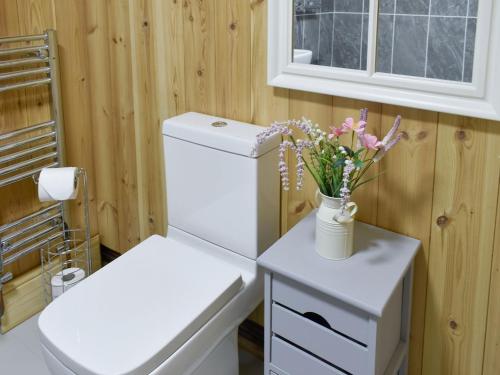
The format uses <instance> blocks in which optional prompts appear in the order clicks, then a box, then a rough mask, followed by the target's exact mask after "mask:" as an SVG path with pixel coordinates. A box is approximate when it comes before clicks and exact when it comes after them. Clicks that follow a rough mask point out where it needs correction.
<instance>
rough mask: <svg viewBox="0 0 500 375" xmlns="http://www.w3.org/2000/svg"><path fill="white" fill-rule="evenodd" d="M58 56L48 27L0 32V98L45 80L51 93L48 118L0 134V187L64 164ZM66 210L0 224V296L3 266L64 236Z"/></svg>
mask: <svg viewBox="0 0 500 375" xmlns="http://www.w3.org/2000/svg"><path fill="white" fill-rule="evenodd" d="M58 59H59V57H58V50H57V39H56V34H55V31H54V30H48V31H46V32H45V33H43V34H40V35H24V36H16V37H7V38H0V100H2V99H3V97H2V96H3V95H7V94H6V93H7V92H8V91H13V90H19V89H23V88H29V87H38V86H47V87H48V89H49V90H50V95H51V97H50V104H51V118H50V119H48V120H47V121H45V122H42V123H38V124H33V125H31V126H28V127H24V128H20V129H15V130H13V131H10V132H8V133H3V134H0V189H2V188H4V187H6V186H8V185H11V184H14V183H17V182H19V181H22V180H26V179H30V178H33V179H35V177H36V176H37V175H38V173H39V172H40V171H41V170H42V169H43V168H47V167H57V166H63V165H64V143H63V140H64V134H63V117H62V106H61V95H60V92H61V89H60V80H59V62H58ZM0 194H1V190H0ZM67 212H68V210H67V209H66V207H65V204H64V203H62V202H60V203H56V204H53V205H50V206H48V207H45V208H42V209H40V210H38V211H36V212H33V213H30V214H29V215H26V216H24V217H21V218H19V219H17V220H15V221H13V222H10V223H6V224H3V225H1V226H0V299H1V289H2V287H1V285H2V282H4V283H5V282H7V281H9V280H10V279H11V278H12V274H11V273H4V266H7V265H9V264H12V263H14V262H16V261H18V260H19V259H21V258H22V257H24V256H26V255H28V254H31V253H33V252H36V251H39V250H40V249H42V248H43V247H44V246H47V244H48V243H49V242H50V241H55V240H57V241H59V239H62V240H66V236H67V234H66V233H67V228H66V223H67V222H68V221H69V220H68V214H67ZM1 315H2V311H1V309H0V316H1Z"/></svg>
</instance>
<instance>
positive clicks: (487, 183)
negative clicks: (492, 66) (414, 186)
mask: <svg viewBox="0 0 500 375" xmlns="http://www.w3.org/2000/svg"><path fill="white" fill-rule="evenodd" d="M495 129H497V128H495ZM499 150H500V133H499V132H498V130H495V131H488V122H487V121H484V120H478V119H475V120H471V119H468V118H462V117H458V116H453V115H444V114H442V115H440V119H439V127H438V138H437V155H436V177H435V183H434V198H433V208H432V218H433V220H432V230H431V242H430V243H431V247H430V256H429V279H428V292H427V307H426V318H425V319H426V320H425V344H424V357H423V373H424V374H480V373H481V371H482V365H483V353H484V341H485V330H486V318H487V309H488V296H489V286H490V269H491V259H492V251H493V240H494V230H495V214H496V208H497V197H498V188H499V187H498V180H499V174H500V168H499V160H500V159H499V154H498V152H499ZM420 182H422V181H420ZM424 193H425V192H424Z"/></svg>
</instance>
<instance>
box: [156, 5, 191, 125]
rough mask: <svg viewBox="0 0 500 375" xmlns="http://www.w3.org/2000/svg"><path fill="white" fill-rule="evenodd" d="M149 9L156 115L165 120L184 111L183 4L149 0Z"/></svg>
mask: <svg viewBox="0 0 500 375" xmlns="http://www.w3.org/2000/svg"><path fill="white" fill-rule="evenodd" d="M153 8H154V15H155V17H156V18H155V21H154V27H155V31H154V34H155V40H156V50H157V64H158V71H157V76H158V88H157V90H158V91H157V92H158V96H159V98H161V100H159V111H160V112H159V113H160V119H165V118H168V117H172V116H176V115H180V114H182V113H184V112H186V92H185V88H184V86H185V75H184V64H185V62H184V23H183V21H184V17H183V2H182V1H163V0H153ZM165 20H167V21H165ZM164 98H166V99H164Z"/></svg>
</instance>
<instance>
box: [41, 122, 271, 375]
mask: <svg viewBox="0 0 500 375" xmlns="http://www.w3.org/2000/svg"><path fill="white" fill-rule="evenodd" d="M216 122H218V124H217V125H216V126H212V124H214V123H216ZM222 122H223V123H224V125H223V126H221V124H220V123H221V119H219V118H215V117H211V116H206V115H201V114H197V113H187V114H184V115H181V116H178V117H175V118H172V119H169V120H166V121H165V122H164V128H163V134H164V135H163V136H164V147H165V155H166V160H165V164H166V179H167V202H168V204H167V206H168V222H169V226H168V228H167V236H166V237H162V236H157V235H155V236H152V237H150V238H148V239H146V240H145V241H143V242H142V243H140V244H139V245H137V246H136V247H134V248H133V249H131V250H129V251H128V252H127V253H125V254H124V255H122V256H121V257H119V258H118V259H117V260H115V261H113V262H112V263H110V264H109V265H107V266H106V267H104V268H103V269H101V270H100V271H98V272H96V273H94V274H93V275H91V276H89V277H88V278H87V279H85V280H84V281H82V282H81V283H79V284H78V285H77V286H75V287H74V288H72V289H71V290H69V291H67V292H66V293H65V294H63V295H62V296H60V297H58V298H57V299H56V300H54V301H53V302H52V303H51V304H49V306H47V308H46V309H45V310H44V311H43V312H42V314H41V315H40V318H39V330H40V342H41V345H42V352H43V354H44V358H45V361H46V363H47V365H48V367H49V370H50V371H51V373H52V374H55V375H59V374H61V375H62V374H65V375H66V374H71V375H72V374H78V375H80V374H81V375H97V374H100V375H101V374H102V375H103V374H106V375H113V374H117V375H118V374H122V375H125V374H127V375H129V374H130V375H139V374H141V375H143V374H155V375H160V374H169V375H177V374H178V375H183V374H192V375H236V374H238V351H237V328H238V325H239V324H240V323H241V322H242V321H243V320H244V319H245V318H246V317H247V316H248V315H249V314H250V313H251V312H252V311H253V309H255V307H256V306H257V305H258V304H259V303H260V302H261V301H262V297H263V296H262V293H263V279H262V274H261V273H260V271H259V270H258V268H257V264H256V261H255V260H256V258H257V256H258V255H259V254H260V253H261V252H262V251H263V250H265V249H266V248H267V247H269V246H270V245H271V244H272V243H273V242H274V241H275V240H276V239H277V238H278V230H279V179H278V176H277V174H276V172H275V171H276V165H277V160H276V153H275V152H271V151H272V150H273V149H274V148H276V147H277V145H278V143H279V139H277V138H275V139H271V140H270V141H269V142H267V143H265V144H262V145H258V146H256V145H255V135H256V134H257V133H258V132H259V131H261V130H262V128H260V127H256V126H251V125H249V124H244V123H240V122H236V121H231V120H225V119H224V120H222Z"/></svg>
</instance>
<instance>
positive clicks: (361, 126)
mask: <svg viewBox="0 0 500 375" xmlns="http://www.w3.org/2000/svg"><path fill="white" fill-rule="evenodd" d="M365 128H366V121H365V120H360V121H358V122H355V121H354V119H353V118H352V117H348V118H346V119H345V120H344V123H343V124H342V129H345V130H346V132H347V131H349V130H352V131H355V132H356V133H358V134H360V133H361V134H362V133H364V131H365Z"/></svg>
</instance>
